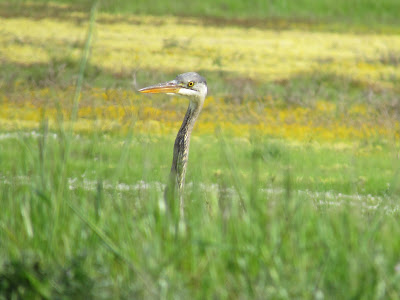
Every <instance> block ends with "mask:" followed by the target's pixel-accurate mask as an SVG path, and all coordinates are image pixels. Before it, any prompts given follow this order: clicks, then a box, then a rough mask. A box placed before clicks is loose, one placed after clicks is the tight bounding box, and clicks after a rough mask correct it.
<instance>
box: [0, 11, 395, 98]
mask: <svg viewBox="0 0 400 300" xmlns="http://www.w3.org/2000/svg"><path fill="white" fill-rule="evenodd" d="M115 18H116V17H115ZM99 20H100V21H99V22H98V23H97V25H96V27H95V33H94V42H93V45H92V52H91V53H92V55H91V63H92V64H93V65H95V66H98V67H100V68H105V69H108V70H111V71H114V72H119V71H121V70H127V69H128V70H129V69H132V70H133V69H138V68H146V69H154V68H158V69H162V70H164V71H165V70H171V69H177V70H180V71H187V70H198V69H202V70H210V71H227V72H234V73H237V74H240V75H245V76H248V77H252V78H258V77H260V76H261V77H262V78H263V79H267V80H276V79H282V78H290V77H291V76H294V75H297V74H302V73H310V72H326V73H335V74H338V75H343V76H347V77H350V78H353V79H356V80H359V81H364V82H374V83H375V84H377V83H380V84H382V85H383V86H389V87H391V86H392V85H393V80H392V79H393V78H396V77H397V78H399V77H400V68H398V66H396V65H395V64H393V63H391V62H390V60H387V59H385V58H386V57H388V55H389V54H391V53H400V36H399V35H390V34H362V35H357V34H353V33H332V32H308V31H302V30H280V31H275V30H270V29H261V28H240V27H214V26H201V24H200V23H199V21H198V20H196V19H190V18H186V19H185V20H183V21H182V18H176V17H165V16H163V17H150V16H135V17H133V19H132V17H131V18H128V19H127V22H116V19H113V16H111V15H106V14H100V16H99ZM103 21H106V22H103ZM86 30H87V23H86V24H85V23H82V24H81V23H77V22H75V21H73V20H71V21H68V20H56V19H51V18H47V19H46V18H45V19H40V20H34V19H27V18H8V19H2V20H1V22H0V32H1V33H2V34H1V35H0V56H1V57H2V58H3V59H5V60H7V61H11V62H15V63H22V64H33V63H46V62H49V61H50V60H51V59H53V58H57V57H59V56H68V57H69V58H70V59H76V60H78V59H79V57H80V53H81V49H82V45H83V44H84V41H85V37H86ZM102 96H103V97H105V98H107V94H105V95H102Z"/></svg>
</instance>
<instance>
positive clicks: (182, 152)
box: [171, 99, 204, 189]
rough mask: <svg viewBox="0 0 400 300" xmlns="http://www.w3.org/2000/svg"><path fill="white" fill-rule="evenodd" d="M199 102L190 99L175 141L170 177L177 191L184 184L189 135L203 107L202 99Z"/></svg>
mask: <svg viewBox="0 0 400 300" xmlns="http://www.w3.org/2000/svg"><path fill="white" fill-rule="evenodd" d="M201 100H202V101H196V100H194V99H190V103H189V107H188V109H187V111H186V114H185V118H184V119H183V122H182V125H181V128H180V129H179V132H178V134H177V136H176V139H175V144H174V157H173V160H172V167H171V175H172V176H173V177H176V183H177V184H178V188H179V189H182V187H183V185H184V183H185V174H186V165H187V161H188V158H189V144H190V135H191V133H192V130H193V127H194V124H195V122H196V119H197V117H198V116H199V114H200V111H201V109H202V107H203V102H204V99H201Z"/></svg>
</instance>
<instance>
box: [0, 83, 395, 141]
mask: <svg viewBox="0 0 400 300" xmlns="http://www.w3.org/2000/svg"><path fill="white" fill-rule="evenodd" d="M72 90H73V89H72V88H71V89H66V90H64V91H61V90H59V91H53V93H50V92H48V91H47V90H46V89H38V90H31V91H30V92H28V93H25V94H21V93H16V94H11V95H9V96H8V97H5V96H3V98H2V101H1V102H0V125H1V128H3V129H7V130H10V129H11V130H14V129H24V128H28V129H31V128H35V127H36V128H37V127H38V126H39V123H40V121H41V120H42V119H43V118H45V119H47V120H48V122H49V125H50V127H51V128H53V129H54V128H56V126H57V120H58V119H60V118H62V120H64V121H68V120H69V118H70V113H71V111H72V106H71V103H70V102H68V99H72V96H73V93H72V92H71V91H72ZM105 93H108V94H112V95H113V96H112V99H113V100H108V99H104V97H103V95H104V94H105ZM52 95H53V96H52ZM54 95H56V96H54ZM52 97H56V98H52ZM58 98H61V99H64V101H63V102H60V103H58V105H56V102H57V99H58ZM81 98H82V99H83V100H82V102H81V104H80V108H79V111H78V119H77V121H76V123H75V124H74V129H75V130H78V131H83V132H87V131H89V132H90V131H93V130H102V131H114V132H122V133H124V132H126V130H130V129H132V130H134V132H136V133H150V134H154V135H157V134H162V135H163V134H174V133H176V132H177V130H178V129H179V127H180V124H181V121H182V119H183V115H184V113H185V110H186V106H187V101H186V99H183V98H181V97H173V98H170V97H166V96H159V97H145V96H143V95H138V94H137V93H134V92H131V91H124V90H119V89H118V90H108V91H107V92H104V91H103V92H102V91H100V90H99V89H98V88H93V89H89V90H85V92H84V94H83V95H82V97H81ZM127 99H129V100H127ZM207 101H210V102H213V103H214V105H213V106H207V107H205V109H204V111H203V112H202V114H201V115H200V119H199V122H198V123H197V125H196V128H195V132H194V135H202V134H210V135H213V134H214V133H215V130H216V128H220V129H221V130H222V131H223V132H224V133H226V134H229V135H233V136H236V137H244V138H246V139H247V138H250V137H251V136H252V135H253V134H259V135H269V136H271V137H279V138H285V139H289V140H293V141H301V142H304V141H306V142H310V141H327V142H329V141H335V142H340V141H344V142H346V141H352V140H362V139H370V138H379V139H386V140H396V139H399V138H400V122H399V121H398V120H388V122H382V121H381V120H379V119H377V118H376V117H375V116H374V115H373V114H370V113H368V109H367V107H365V106H364V105H360V104H354V105H353V106H350V108H349V109H348V114H337V113H336V111H337V107H336V106H337V105H336V104H335V103H331V102H328V101H324V100H320V101H318V102H317V103H316V105H315V106H312V107H290V106H289V107H279V106H270V107H266V108H264V109H262V110H260V109H258V108H257V106H255V105H254V103H253V102H248V103H244V104H242V105H232V103H230V102H228V101H226V100H224V99H222V98H215V97H209V99H207V100H206V102H207ZM243 111H246V113H245V114H244V113H243ZM339 144H340V143H339Z"/></svg>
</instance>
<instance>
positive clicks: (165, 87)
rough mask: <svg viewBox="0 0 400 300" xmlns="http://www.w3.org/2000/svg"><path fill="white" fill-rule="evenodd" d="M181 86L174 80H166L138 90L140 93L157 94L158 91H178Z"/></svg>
mask: <svg viewBox="0 0 400 300" xmlns="http://www.w3.org/2000/svg"><path fill="white" fill-rule="evenodd" d="M181 88H182V87H181V86H180V85H179V84H178V83H177V82H176V81H175V80H172V81H168V82H165V83H159V84H156V85H151V86H148V87H145V88H142V89H140V90H139V92H141V93H150V94H159V93H178V92H179V90H180V89H181Z"/></svg>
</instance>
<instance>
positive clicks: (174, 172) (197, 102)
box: [139, 72, 207, 217]
mask: <svg viewBox="0 0 400 300" xmlns="http://www.w3.org/2000/svg"><path fill="white" fill-rule="evenodd" d="M139 91H140V92H142V93H167V94H179V95H183V96H187V97H188V98H189V107H188V109H187V111H186V114H185V117H184V119H183V122H182V125H181V128H180V129H179V131H178V134H177V136H176V139H175V144H174V154H173V159H172V166H171V173H170V181H169V185H168V186H167V189H169V190H167V191H166V193H165V195H166V197H168V194H170V197H175V196H174V194H175V189H177V191H178V195H179V207H180V215H181V217H183V211H184V203H183V188H184V185H185V175H186V167H187V162H188V159H189V145H190V136H191V133H192V130H193V127H194V124H195V122H196V120H197V117H198V116H199V114H200V112H201V109H202V107H203V104H204V100H205V98H206V96H207V83H206V80H205V79H204V78H203V77H202V76H200V75H199V74H197V73H194V72H189V73H184V74H181V75H178V76H177V77H176V78H175V79H174V80H172V81H169V82H166V83H161V84H157V85H153V86H149V87H146V88H143V89H141V90H139Z"/></svg>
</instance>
